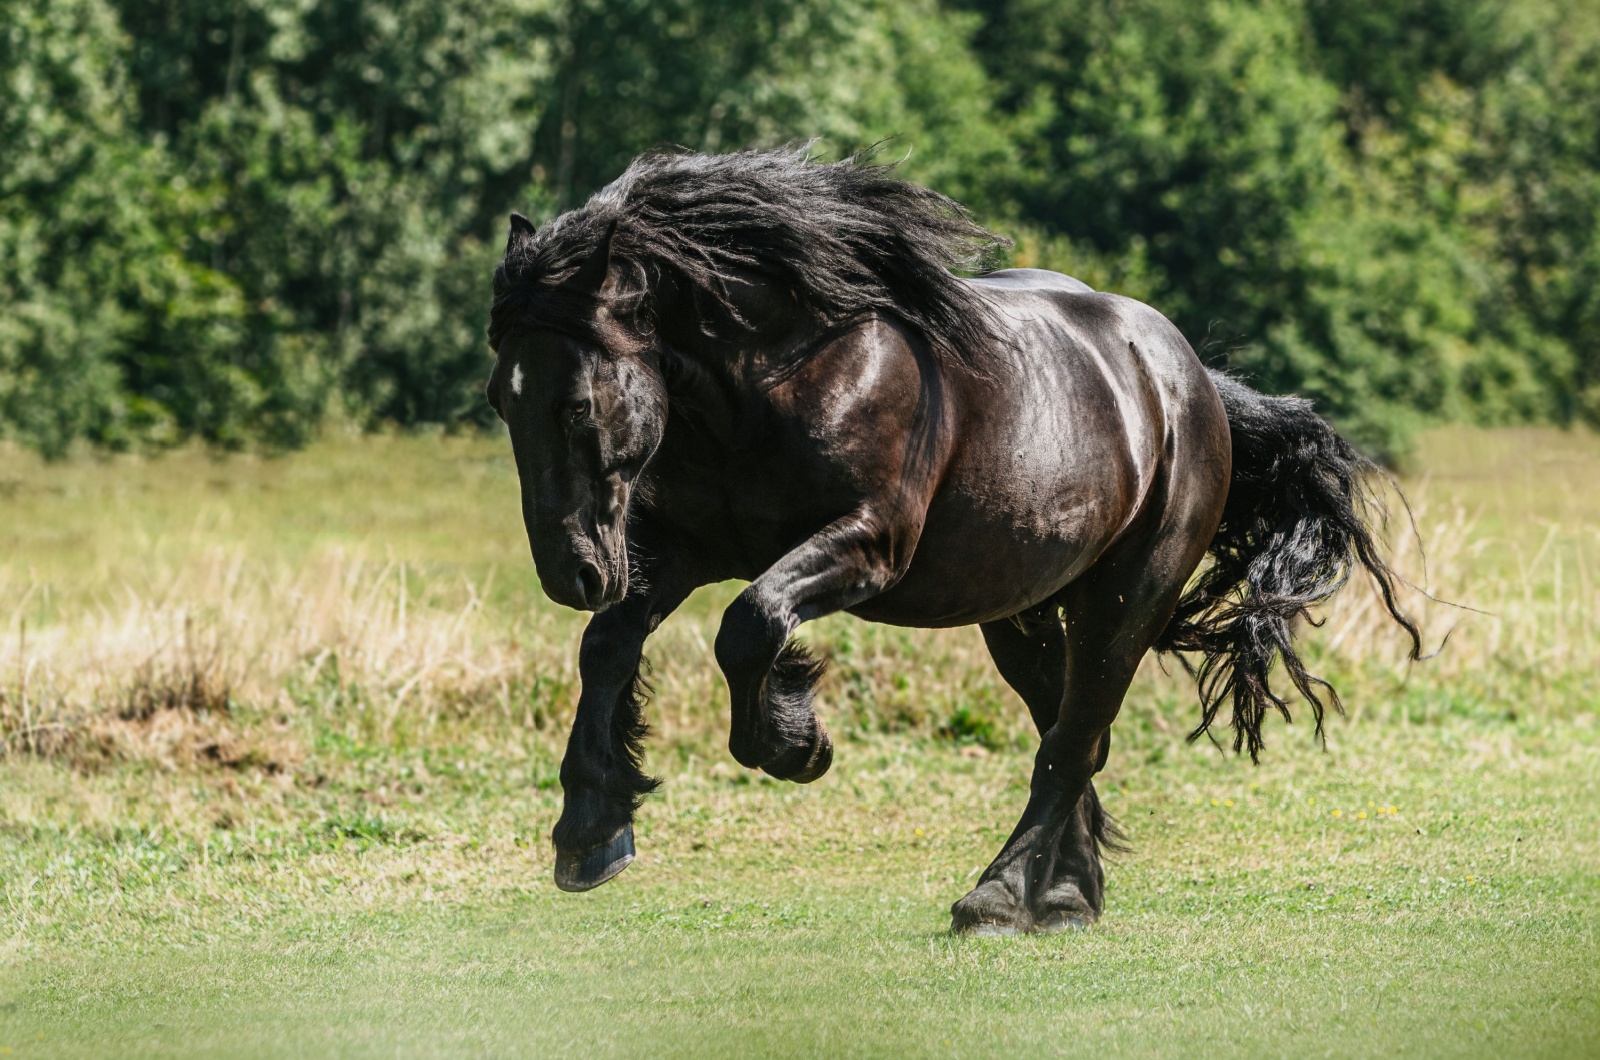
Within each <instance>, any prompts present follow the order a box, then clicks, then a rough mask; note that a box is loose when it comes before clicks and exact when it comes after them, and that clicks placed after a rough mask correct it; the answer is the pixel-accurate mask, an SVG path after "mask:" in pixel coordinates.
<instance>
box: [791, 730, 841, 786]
mask: <svg viewBox="0 0 1600 1060" xmlns="http://www.w3.org/2000/svg"><path fill="white" fill-rule="evenodd" d="M832 765H833V737H831V736H829V735H828V730H827V729H824V728H823V727H822V722H820V721H819V722H817V742H816V743H815V744H814V745H812V748H811V757H810V758H809V759H807V760H806V764H805V765H804V766H803V767H801V770H800V772H798V773H796V774H795V775H794V776H792V777H790V778H789V779H790V780H792V781H794V782H795V783H796V784H809V783H811V782H812V781H813V780H816V779H817V778H818V777H820V776H822V774H824V773H826V772H827V771H828V768H829V767H830V766H832Z"/></svg>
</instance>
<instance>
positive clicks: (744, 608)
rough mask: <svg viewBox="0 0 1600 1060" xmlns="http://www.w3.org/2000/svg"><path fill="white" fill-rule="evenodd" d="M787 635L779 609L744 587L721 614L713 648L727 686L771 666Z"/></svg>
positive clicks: (785, 625)
mask: <svg viewBox="0 0 1600 1060" xmlns="http://www.w3.org/2000/svg"><path fill="white" fill-rule="evenodd" d="M788 637H789V623H788V622H786V621H785V620H784V617H783V615H782V613H781V611H780V610H779V609H778V608H776V607H773V606H772V605H770V604H768V603H767V602H765V601H763V600H761V599H759V598H758V597H757V595H756V594H755V593H753V592H752V591H751V590H750V589H746V590H745V591H744V592H742V593H740V594H739V596H738V598H737V599H735V600H734V601H733V603H731V604H729V605H728V609H727V610H726V611H724V612H723V614H722V625H721V627H720V628H719V629H718V630H717V640H716V644H715V645H714V648H713V650H714V651H715V653H716V657H717V665H718V666H719V667H721V668H722V673H723V675H724V676H726V677H727V678H728V683H729V684H730V686H731V685H733V684H734V682H736V681H745V680H749V679H751V678H756V677H759V676H760V675H761V674H762V673H764V672H765V671H766V670H767V669H768V668H770V667H771V666H772V663H773V661H774V660H775V659H776V658H777V657H778V652H779V651H780V650H782V648H783V644H784V641H786V640H787V639H788Z"/></svg>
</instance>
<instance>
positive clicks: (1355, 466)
mask: <svg viewBox="0 0 1600 1060" xmlns="http://www.w3.org/2000/svg"><path fill="white" fill-rule="evenodd" d="M1211 379H1212V382H1213V383H1214V384H1215V386H1216V388H1217V393H1218V394H1219V395H1220V396H1221V398H1222V405H1223V408H1224V409H1225V410H1226V412H1227V415H1228V426H1229V428H1230V430H1231V432H1232V435H1233V478H1232V481H1231V482H1230V484H1229V490H1228V500H1227V504H1226V506H1225V507H1224V509H1223V513H1222V525H1221V526H1220V527H1219V528H1218V529H1217V535H1216V537H1215V539H1213V541H1212V542H1211V547H1210V549H1209V550H1208V553H1209V555H1210V558H1211V563H1210V565H1209V566H1208V567H1206V568H1205V569H1204V570H1203V571H1202V573H1201V574H1200V575H1199V577H1197V578H1196V580H1195V581H1194V583H1193V584H1192V585H1191V586H1190V588H1189V589H1188V591H1186V592H1185V593H1184V595H1183V597H1182V599H1180V600H1179V602H1178V606H1177V609H1176V610H1175V611H1174V613H1173V616H1172V619H1171V621H1170V622H1169V623H1168V625H1167V627H1166V629H1165V631H1164V632H1163V633H1162V636H1161V638H1160V640H1159V641H1158V642H1157V644H1156V647H1157V649H1158V650H1160V651H1169V652H1194V653H1197V654H1198V655H1199V656H1200V657H1201V659H1200V664H1199V667H1198V668H1197V669H1195V674H1196V677H1197V679H1198V683H1199V689H1200V703H1201V712H1202V713H1201V719H1200V724H1199V725H1198V726H1196V727H1195V730H1194V731H1193V732H1192V733H1190V734H1189V738H1190V739H1191V740H1192V739H1198V738H1199V737H1200V736H1201V735H1202V734H1208V733H1209V731H1210V728H1211V725H1212V723H1213V722H1215V721H1216V718H1217V715H1218V713H1219V712H1220V710H1221V708H1222V705H1223V704H1224V703H1231V704H1232V707H1233V718H1232V722H1233V748H1234V751H1235V752H1237V751H1240V750H1248V751H1249V752H1250V757H1251V759H1252V760H1255V759H1257V758H1258V757H1259V755H1260V753H1261V747H1262V741H1261V725H1262V722H1264V721H1265V720H1266V716H1267V712H1268V710H1269V709H1270V710H1276V711H1277V712H1278V713H1280V714H1282V715H1283V717H1284V719H1285V720H1286V721H1287V720H1289V705H1288V703H1287V702H1285V700H1284V699H1283V697H1282V696H1280V695H1278V694H1277V693H1276V692H1274V691H1273V689H1272V686H1271V685H1270V684H1269V683H1268V674H1269V671H1270V670H1271V669H1272V665H1273V663H1274V662H1275V661H1276V660H1277V659H1280V658H1281V659H1282V660H1283V668H1284V671H1285V672H1286V673H1287V674H1288V676H1289V680H1290V682H1291V683H1292V684H1293V685H1294V687H1295V688H1296V689H1297V690H1299V692H1300V694H1301V695H1302V696H1304V697H1305V699H1306V701H1307V702H1308V703H1309V704H1310V705H1311V710H1312V713H1313V715H1314V716H1315V717H1316V726H1317V730H1316V731H1317V736H1318V738H1319V739H1320V738H1321V737H1322V719H1323V714H1324V712H1325V708H1326V706H1327V705H1328V704H1331V705H1332V706H1333V708H1334V709H1335V710H1341V711H1342V709H1343V708H1342V707H1341V706H1340V703H1339V695H1338V693H1337V692H1336V691H1335V690H1334V688H1333V686H1332V685H1330V684H1329V683H1328V682H1327V681H1324V680H1323V679H1322V678H1320V677H1316V676H1315V675H1313V674H1311V673H1310V672H1308V671H1307V670H1306V667H1305V664H1304V662H1303V661H1302V660H1301V658H1300V655H1299V653H1298V652H1297V651H1296V650H1295V645H1294V628H1293V627H1294V622H1295V620H1297V619H1300V618H1305V619H1306V620H1307V621H1314V620H1312V619H1311V618H1310V615H1309V612H1310V609H1311V608H1312V607H1314V606H1315V605H1317V604H1319V603H1321V602H1322V601H1324V600H1326V599H1328V597H1330V596H1332V595H1333V594H1334V593H1335V592H1337V591H1338V590H1339V588H1340V587H1341V586H1342V585H1344V583H1345V582H1346V581H1347V580H1348V579H1349V577H1350V572H1351V570H1352V569H1353V568H1354V566H1355V565H1356V564H1360V565H1361V566H1362V567H1363V568H1365V569H1366V571H1367V573H1369V574H1370V575H1371V576H1372V578H1373V580H1374V581H1375V582H1376V583H1377V585H1378V589H1379V592H1380V593H1381V594H1382V596H1383V603H1384V607H1385V608H1386V609H1387V610H1388V612H1389V615H1390V617H1392V618H1393V619H1394V620H1395V622H1397V623H1399V624H1400V626H1401V627H1402V628H1403V629H1404V630H1405V631H1406V633H1407V634H1409V636H1410V638H1411V658H1412V659H1416V658H1419V657H1420V655H1421V650H1422V637H1421V633H1420V632H1419V631H1418V629H1417V626H1416V624H1415V623H1414V622H1413V621H1412V620H1411V619H1410V618H1409V617H1407V616H1406V615H1405V614H1404V613H1403V612H1402V611H1401V610H1400V608H1399V605H1398V604H1397V603H1396V601H1395V593H1394V585H1395V582H1396V580H1397V575H1396V574H1395V572H1394V571H1393V570H1391V569H1390V568H1389V566H1388V565H1387V564H1386V563H1385V562H1384V561H1383V559H1382V557H1381V556H1380V555H1379V552H1378V539H1377V534H1376V531H1375V529H1374V525H1375V523H1376V522H1380V521H1381V519H1382V517H1383V514H1384V510H1383V505H1382V501H1381V499H1380V498H1379V497H1378V496H1377V495H1376V494H1375V493H1374V491H1373V489H1372V485H1371V479H1372V478H1373V477H1374V476H1375V475H1378V474H1381V472H1380V470H1379V468H1378V467H1377V465H1375V464H1374V463H1372V461H1370V460H1368V459H1367V458H1366V457H1364V456H1362V455H1361V454H1360V453H1358V452H1357V451H1356V450H1355V448H1354V447H1353V446H1351V444H1350V443H1349V442H1347V441H1346V440H1345V439H1344V438H1341V437H1340V436H1339V435H1338V434H1337V433H1336V432H1335V431H1334V429H1333V428H1332V427H1330V426H1329V425H1328V424H1327V422H1326V421H1324V420H1323V419H1322V418H1321V417H1319V416H1318V415H1317V414H1316V413H1315V412H1313V411H1312V408H1311V402H1309V401H1307V400H1305V399H1304V398H1298V397H1267V396H1266V395H1263V394H1258V393H1256V392H1255V391H1254V390H1251V389H1250V388H1249V387H1247V386H1245V385H1244V384H1242V383H1239V382H1237V381H1236V380H1234V379H1231V378H1229V377H1228V376H1226V375H1223V374H1221V373H1219V372H1212V373H1211ZM1325 700H1326V702H1325Z"/></svg>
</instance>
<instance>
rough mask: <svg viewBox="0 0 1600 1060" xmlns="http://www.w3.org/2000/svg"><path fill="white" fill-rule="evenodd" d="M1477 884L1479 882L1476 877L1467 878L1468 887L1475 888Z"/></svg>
mask: <svg viewBox="0 0 1600 1060" xmlns="http://www.w3.org/2000/svg"><path fill="white" fill-rule="evenodd" d="M1477 882H1478V880H1477V877H1474V876H1468V877H1467V886H1468V887H1471V886H1474V885H1475V884H1476V883H1477Z"/></svg>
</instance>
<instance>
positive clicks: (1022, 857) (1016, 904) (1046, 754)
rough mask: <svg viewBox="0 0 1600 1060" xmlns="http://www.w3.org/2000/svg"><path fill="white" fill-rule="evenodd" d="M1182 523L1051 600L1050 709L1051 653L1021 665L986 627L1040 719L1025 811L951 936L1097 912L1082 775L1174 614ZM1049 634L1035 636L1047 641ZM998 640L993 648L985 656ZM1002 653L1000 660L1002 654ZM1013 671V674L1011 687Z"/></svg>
mask: <svg viewBox="0 0 1600 1060" xmlns="http://www.w3.org/2000/svg"><path fill="white" fill-rule="evenodd" d="M1186 522H1187V521H1186V520H1184V521H1173V522H1167V521H1163V522H1162V523H1161V524H1160V525H1158V526H1156V527H1155V528H1153V529H1152V530H1151V531H1150V532H1148V533H1145V534H1135V535H1133V536H1132V537H1129V538H1124V539H1123V541H1121V542H1119V543H1118V544H1117V545H1115V546H1113V547H1112V548H1111V549H1110V550H1108V551H1107V552H1106V554H1105V555H1104V556H1102V557H1101V558H1100V560H1099V561H1098V562H1097V563H1096V564H1095V565H1094V566H1093V567H1092V568H1090V569H1089V570H1088V571H1087V572H1085V573H1084V575H1083V576H1082V577H1080V578H1079V579H1078V580H1077V581H1075V582H1073V583H1072V584H1071V585H1069V586H1067V588H1066V589H1064V590H1062V592H1061V593H1060V594H1059V595H1058V596H1057V597H1056V600H1055V603H1057V604H1059V605H1060V607H1061V609H1062V613H1063V615H1064V617H1065V624H1064V626H1063V627H1062V638H1061V652H1060V656H1059V657H1060V658H1061V660H1062V662H1063V666H1062V670H1061V672H1062V684H1061V696H1060V700H1059V705H1058V708H1057V710H1056V712H1055V713H1054V715H1053V716H1051V715H1050V714H1049V712H1048V709H1047V703H1048V696H1049V693H1050V691H1051V686H1050V685H1049V682H1048V681H1047V680H1044V679H1043V678H1034V679H1033V680H1032V681H1030V680H1029V678H1028V675H1029V674H1042V673H1047V672H1048V669H1049V667H1048V666H1047V665H1046V663H1047V661H1048V658H1049V657H1050V656H1051V655H1053V652H1052V651H1051V650H1050V649H1049V648H1048V647H1047V646H1046V645H1045V643H1044V641H1040V646H1039V648H1038V649H1037V651H1036V653H1035V655H1034V657H1033V660H1032V661H1031V662H1024V659H1025V653H1024V652H1023V651H1022V647H1021V644H1022V642H1021V641H1020V640H1019V639H1018V638H1013V637H1011V636H1010V635H1009V634H1005V633H1003V632H1001V631H996V633H995V634H991V632H990V630H989V629H988V628H985V630H984V634H985V638H986V639H988V640H989V641H990V646H991V652H992V653H994V654H995V655H996V663H997V664H999V666H1000V669H1001V673H1002V674H1003V675H1004V676H1005V677H1006V679H1007V681H1008V682H1011V683H1012V684H1013V687H1016V688H1017V689H1018V692H1019V693H1021V694H1022V695H1023V696H1024V699H1025V700H1026V699H1028V697H1029V695H1030V693H1031V694H1032V695H1033V696H1034V698H1035V699H1036V700H1037V702H1038V706H1036V705H1035V702H1034V700H1029V702H1028V706H1029V709H1030V711H1032V713H1033V714H1034V717H1035V719H1036V720H1040V719H1041V716H1043V717H1046V718H1049V726H1048V728H1046V729H1045V731H1044V734H1043V738H1042V739H1041V741H1040V745H1039V752H1038V754H1037V755H1036V756H1035V758H1034V771H1033V781H1032V785H1031V789H1030V792H1029V799H1028V805H1027V808H1026V809H1025V810H1024V811H1023V814H1022V819H1021V820H1020V821H1018V822H1017V826H1016V828H1015V829H1014V830H1013V831H1012V833H1011V837H1010V838H1009V839H1007V840H1006V844H1005V846H1004V848H1002V850H1001V851H1000V854H999V856H998V857H996V858H995V860H994V861H993V862H992V863H990V865H989V867H988V869H986V870H985V871H984V874H983V876H982V878H981V879H980V880H979V881H978V886H977V887H975V888H974V889H973V890H972V891H971V893H969V894H967V895H966V896H965V897H963V898H962V899H961V900H960V901H958V902H957V903H956V904H955V905H954V906H953V907H952V908H951V929H952V930H954V931H957V932H970V933H973V934H985V933H1012V932H1022V931H1052V930H1059V929H1061V928H1065V927H1071V926H1079V925H1085V924H1089V923H1091V922H1093V921H1094V920H1095V919H1097V918H1098V917H1099V915H1100V912H1101V910H1102V908H1103V906H1104V896H1105V883H1104V880H1105V876H1104V870H1103V868H1102V866H1101V862H1100V846H1101V844H1102V842H1103V840H1104V838H1105V835H1106V829H1107V821H1106V817H1105V814H1104V811H1102V810H1101V808H1100V803H1099V799H1098V798H1097V797H1096V795H1095V792H1094V787H1093V784H1092V783H1091V778H1092V777H1093V775H1094V774H1095V773H1096V772H1098V771H1099V770H1100V769H1101V767H1103V766H1104V765H1105V761H1106V755H1107V753H1108V752H1109V749H1110V743H1111V723H1112V722H1113V721H1114V720H1115V719H1116V716H1117V712H1118V710H1120V709H1121V706H1122V699H1123V696H1124V695H1125V694H1126V693H1127V690H1128V685H1129V683H1130V682H1131V681H1132V680H1133V675H1134V673H1135V671H1136V670H1137V669H1138V667H1139V661H1140V660H1141V659H1142V658H1143V657H1144V655H1145V652H1147V651H1148V650H1149V649H1150V646H1151V645H1152V644H1154V643H1155V640H1156V638H1157V636H1159V635H1160V633H1161V631H1162V629H1163V628H1164V627H1165V626H1166V623H1167V619H1168V618H1169V617H1170V616H1171V614H1172V609H1173V607H1174V606H1175V605H1176V603H1177V600H1178V596H1179V594H1180V593H1181V592H1182V589H1183V585H1184V582H1185V581H1186V580H1187V578H1188V576H1189V574H1190V572H1192V571H1193V569H1194V567H1195V565H1196V564H1197V563H1198V562H1199V561H1200V557H1201V556H1202V555H1203V554H1204V550H1205V542H1206V541H1208V540H1209V536H1207V535H1203V534H1196V533H1194V527H1193V526H1192V525H1183V524H1184V523H1186ZM1048 639H1049V638H1045V640H1048ZM996 640H999V641H1001V642H1002V643H1003V645H1004V646H1003V650H1002V651H1001V652H995V644H996ZM1002 657H1004V658H1002ZM1013 674H1017V675H1018V678H1019V679H1016V680H1014V679H1013Z"/></svg>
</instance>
